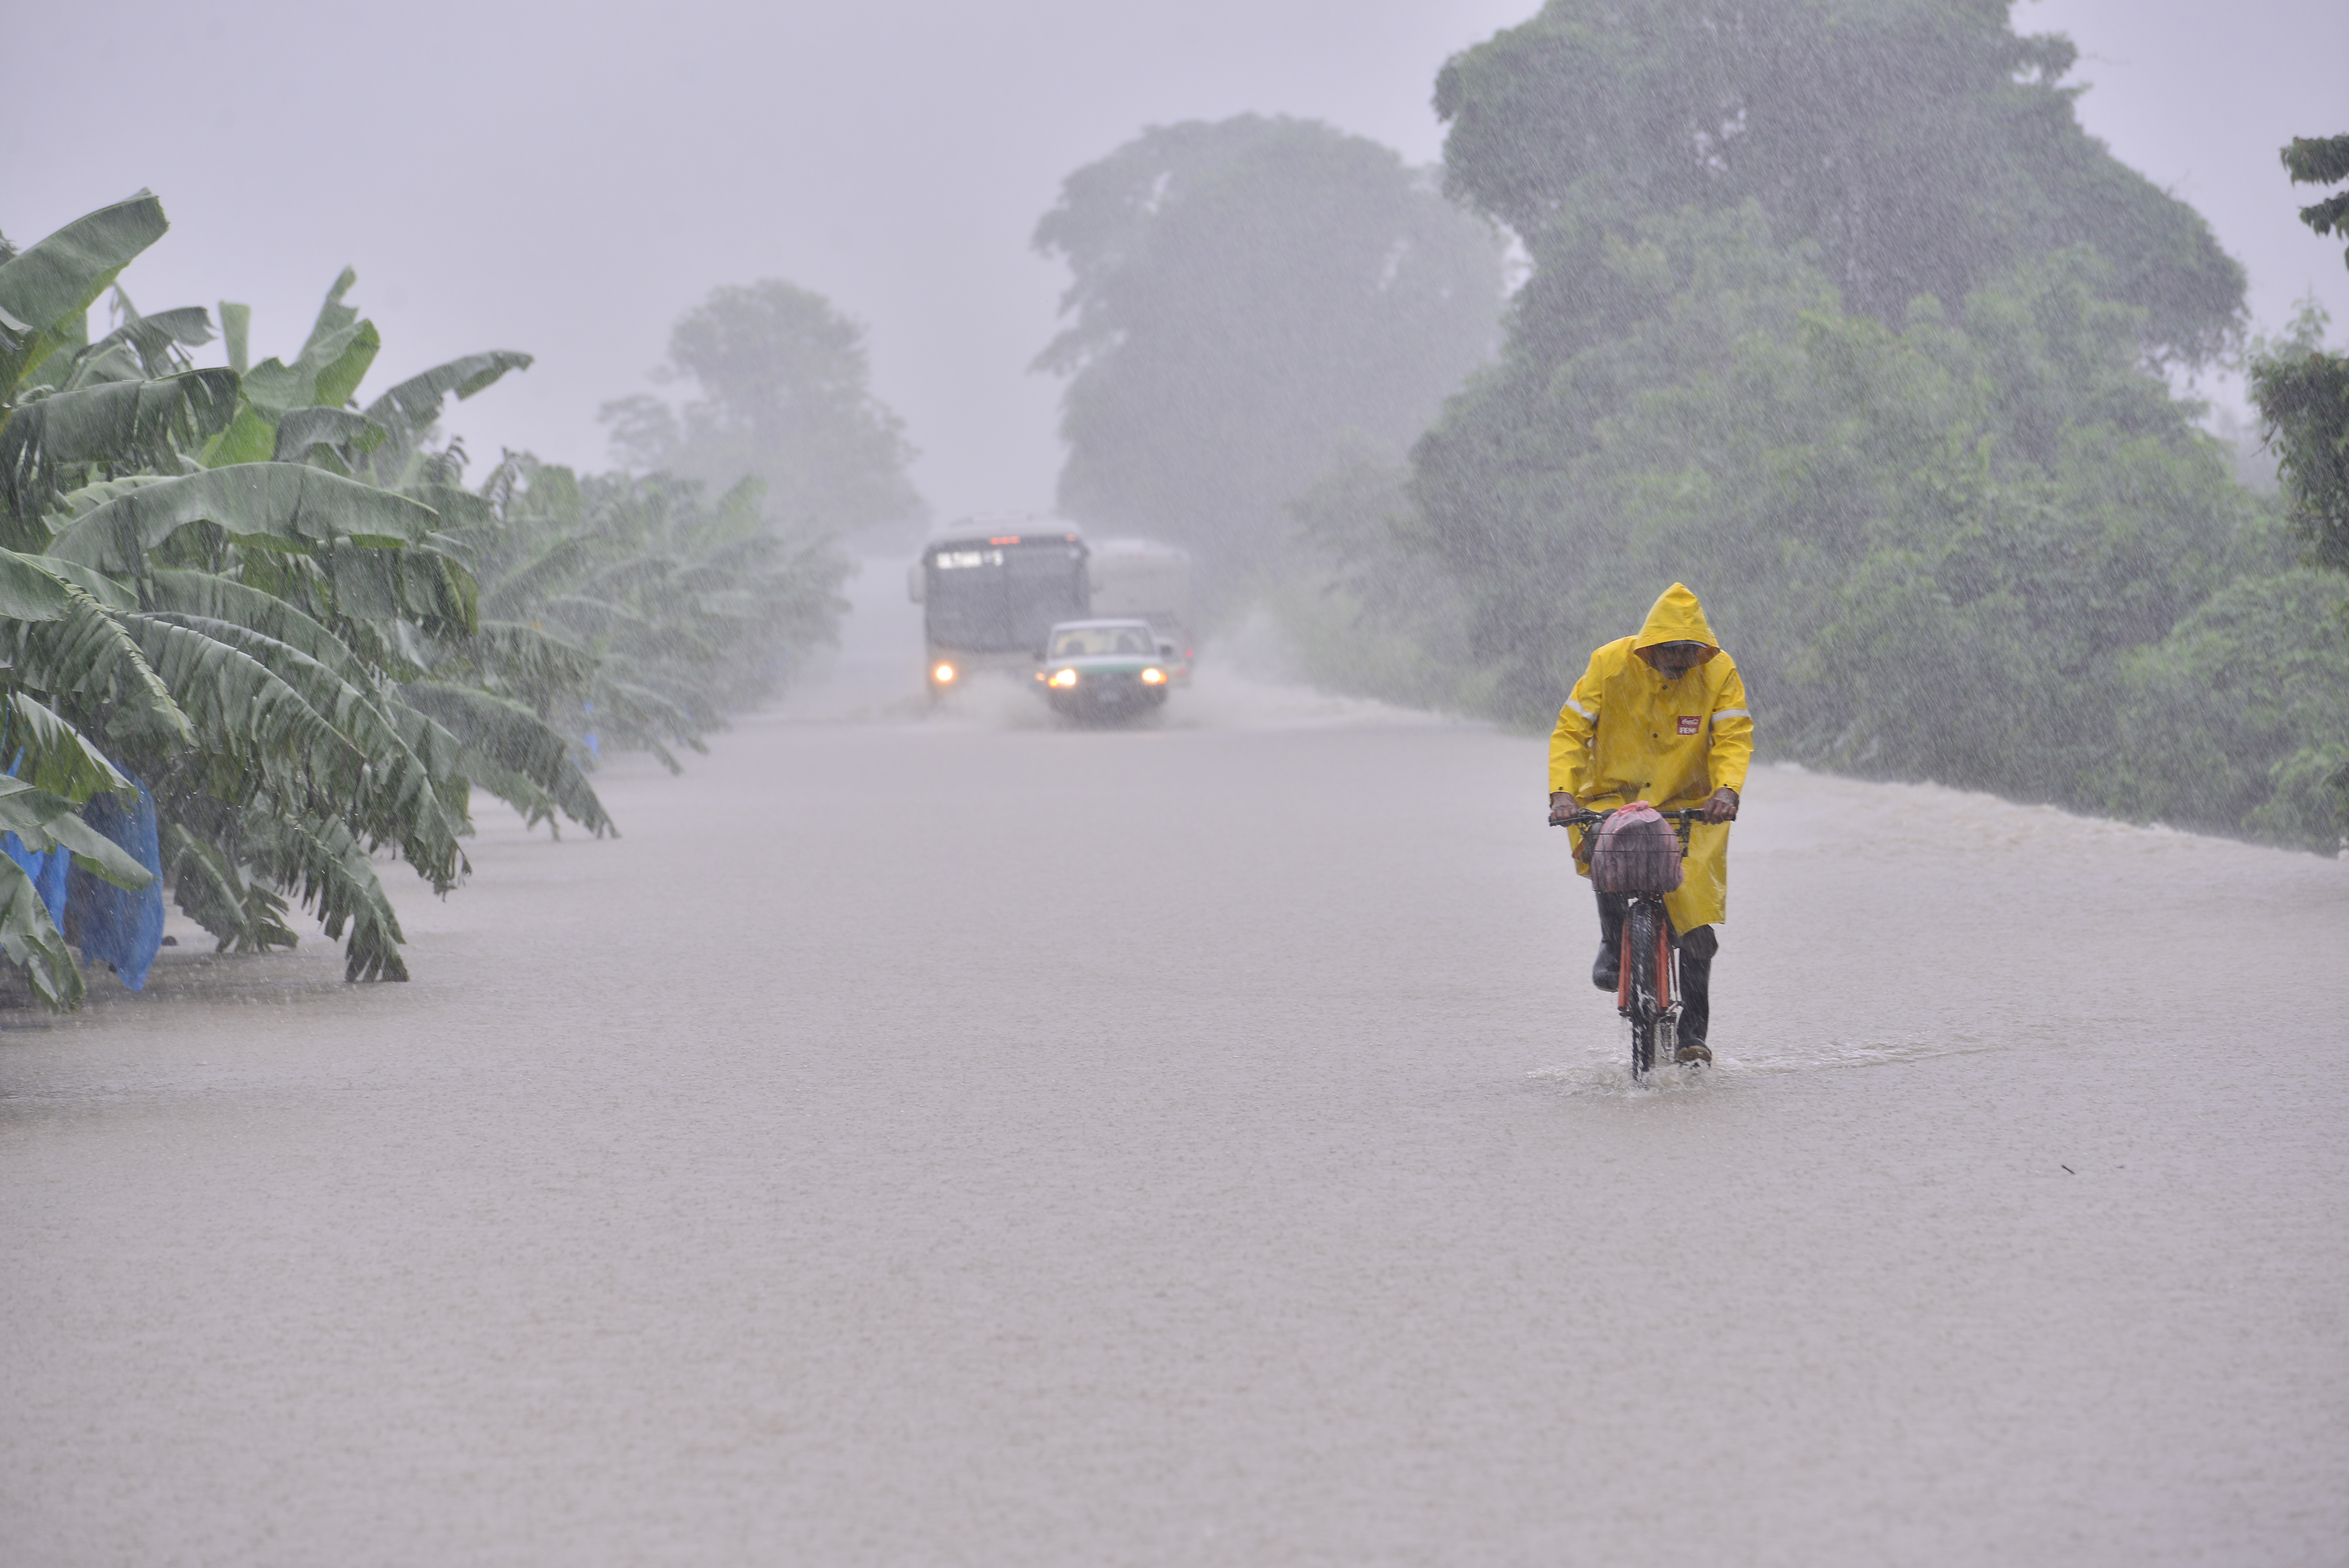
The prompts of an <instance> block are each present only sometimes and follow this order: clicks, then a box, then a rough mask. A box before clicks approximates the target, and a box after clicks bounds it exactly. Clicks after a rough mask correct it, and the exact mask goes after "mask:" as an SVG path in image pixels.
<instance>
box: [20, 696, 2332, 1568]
mask: <svg viewBox="0 0 2349 1568" xmlns="http://www.w3.org/2000/svg"><path fill="white" fill-rule="evenodd" d="M852 662H853V661H852ZM884 695H885V694H884ZM854 707H855V711H857V712H859V713H862V714H864V717H863V718H862V719H861V720H860V721H857V722H839V721H836V720H835V721H824V720H820V719H817V718H812V717H806V714H807V711H808V710H807V709H806V708H805V707H802V708H799V709H795V710H792V711H793V712H794V713H797V714H798V715H800V717H792V716H791V715H790V714H785V715H778V716H774V717H766V718H761V719H757V720H753V721H751V722H749V723H746V724H745V725H743V726H742V727H740V729H739V730H738V731H737V732H735V733H734V734H732V735H731V736H729V737H727V738H723V739H722V740H721V741H720V742H719V746H718V748H717V751H716V753H715V755H714V756H712V757H711V758H708V759H706V760H699V761H697V762H696V764H695V766H694V768H693V769H692V771H691V773H690V774H689V775H688V777H687V778H685V779H678V780H672V779H667V778H666V777H664V776H661V775H658V774H657V773H655V772H652V771H649V770H644V769H620V770H617V771H616V772H614V773H613V774H611V775H609V776H608V777H607V779H606V792H607V795H608V798H609V799H610V801H611V804H612V805H613V807H614V809H615V810H616V814H617V815H618V816H619V818H620V820H622V822H623V824H624V825H625V827H626V830H627V837H626V838H625V839H622V840H619V841H603V842H594V841H581V840H577V839H575V838H574V839H565V840H564V841H562V842H560V843H554V842H550V841H547V840H546V839H545V838H544V837H543V836H541V837H538V838H535V839H533V838H531V837H529V836H527V835H525V834H524V833H523V832H522V831H521V830H519V829H518V827H516V826H514V825H512V824H511V823H505V822H494V821H493V822H490V823H488V824H486V825H485V829H484V832H483V836H482V840H481V843H480V845H479V846H478V848H477V849H476V851H475V852H474V856H473V859H474V863H475V865H476V867H477V875H476V877H475V880H474V882H473V883H472V885H471V886H470V887H468V888H466V889H465V890H463V891H462V892H460V893H459V894H457V895H456V896H454V897H452V898H450V900H448V901H447V902H446V903H435V902H434V901H432V900H431V899H429V897H419V896H409V897H408V898H407V899H406V901H405V904H404V912H405V918H407V919H408V920H409V930H410V934H411V935H412V937H413V939H414V940H413V944H412V946H411V949H410V955H411V962H412V963H413V965H414V967H415V970H416V972H417V979H416V980H415V981H414V982H413V983H412V984H410V985H405V986H383V987H372V988H354V987H345V986H343V985H340V984H339V983H338V976H339V968H338V965H336V963H335V961H334V960H333V958H332V956H331V955H330V954H326V953H323V952H318V953H313V952H311V951H310V950H309V948H308V947H306V946H305V950H304V951H303V952H302V953H301V954H295V955H291V956H286V955H280V956H277V957H273V958H268V959H251V958H247V959H238V958H225V959H222V958H214V957H212V956H210V955H209V954H206V953H205V952H204V951H203V950H202V948H201V947H199V946H196V945H194V944H189V945H183V946H181V947H178V948H176V949H173V950H171V952H170V953H169V954H167V955H166V959H165V962H164V964H163V965H161V966H160V971H159V977H158V981H157V983H156V985H155V987H154V988H153V991H152V992H151V994H150V996H149V997H147V998H143V999H138V998H130V997H128V996H125V995H122V994H121V993H120V992H119V989H112V988H110V987H109V983H107V982H104V981H101V982H99V983H98V985H97V987H96V989H97V990H98V993H99V998H98V1003H97V1004H96V1005H95V1006H92V1007H91V1009H90V1010H89V1011H88V1013H87V1014H86V1015H84V1016H82V1017H81V1018H80V1019H78V1020H74V1021H68V1022H65V1023H61V1024H55V1025H51V1024H46V1023H44V1022H42V1021H41V1020H40V1019H39V1018H37V1017H36V1016H30V1015H27V1014H26V1013H24V1012H22V1011H17V1012H12V1013H9V1014H6V1015H5V1020H6V1026H5V1030H0V1192H5V1210H0V1243H5V1255H6V1258H7V1267H6V1269H5V1274H0V1324H4V1325H5V1330H0V1388H5V1391H6V1392H5V1399H0V1540H5V1542H6V1546H5V1551H0V1558H5V1561H6V1562H8V1563H12V1564H66V1563H74V1564H82V1563H140V1564H165V1563H236V1564H277V1563H285V1564H297V1563H300V1564H313V1563H336V1564H342V1565H360V1564H375V1563H384V1564H391V1563H516V1564H521V1563H566V1564H595V1563H786V1562H787V1563H888V1564H895V1563H905V1564H915V1563H922V1564H931V1563H1022V1564H1025V1563H1068V1564H1089V1565H1091V1564H1113V1563H1233V1564H1248V1565H1261V1564H1269V1563H1330V1564H1358V1563H1431V1564H1433V1563H1478V1564H1505V1563H1506V1564H1514V1563H1524V1564H1545V1565H1547V1564H1557V1563H1737V1564H1771V1563H1786V1564H1821V1563H1826V1564H1842V1563H1849V1564H1878V1563H1991V1562H2038V1563H2044V1562H2063V1563H2084V1564H2102V1563H2110V1564H2116V1565H2117V1564H2131V1565H2135V1564H2147V1563H2327V1562H2337V1561H2338V1560H2339V1551H2340V1542H2342V1541H2343V1540H2344V1539H2349V1321H2344V1310H2343V1300H2342V1298H2343V1294H2344V1285H2349V1258H2344V1246H2349V1242H2344V1238H2349V1200H2344V1196H2343V1194H2344V1191H2349V1185H2344V1178H2349V1169H2344V1167H2345V1166H2349V1157H2344V1140H2343V1131H2344V1125H2345V1124H2349V1123H2345V1122H2344V1111H2349V1092H2344V1082H2349V1078H2344V1073H2343V1070H2342V1068H2343V1060H2342V1057H2343V1047H2344V1026H2343V1024H2342V1021H2341V1020H2342V1018H2343V1017H2344V1005H2349V978H2344V965H2343V964H2342V962H2341V960H2342V954H2343V953H2344V937H2345V936H2349V868H2344V867H2343V866H2342V865H2340V864H2337V863H2333V862H2327V861H2318V860H2315V859H2313V858H2310V857H2305V856H2291V855H2285V854H2282V853H2276V852H2271V851H2261V850H2254V849H2250V848H2246V847H2243V846H2240V845H2234V844H2228V843H2220V842H2215V841H2207V840H2199V839H2194V838H2189V837H2185V836H2181V835H2176V834H2169V833H2162V832H2153V831H2139V830H2129V829H2123V828H2117V827H2111V826H2104V825H2097V824H2093V823H2085V822H2082V821H2079V820H2074V819H2070V818H2066V817H2063V816H2061V815H2058V814H2055V813H2053V812H2049V811H2044V810H2028V809H2022V808H2016V807H2013V806H2008V805H2003V804H2000V803H1997V802H1994V801H1989V800H1985V799H1979V798H1973V797H1968V796H1962V795H1959V794H1955V793H1951V792H1948V791H1943V790H1938V789H1911V788H1895V787H1882V786H1870V785H1863V784H1857V783H1851V782H1847V781H1839V780H1835V779H1823V778H1818V777H1814V776H1810V775H1806V774H1803V773H1800V772H1795V771H1792V770H1779V769H1765V770H1763V771H1761V772H1759V773H1757V775H1756V776H1755V778H1754V781H1753V786H1752V789H1751V790H1750V793H1749V798H1748V799H1749V811H1748V817H1747V820H1746V821H1745V822H1744V823H1743V824H1741V825H1740V827H1739V828H1738V830H1737V840H1736V843H1735V849H1734V852H1733V873H1732V874H1733V892H1732V900H1733V902H1732V922H1731V924H1730V927H1729V929H1728V932H1727V934H1726V940H1725V942H1724V944H1723V956H1722V958H1721V960H1720V962H1719V963H1718V965H1716V974H1717V979H1716V1002H1715V1017H1716V1028H1715V1041H1716V1044H1717V1045H1718V1047H1720V1049H1721V1052H1722V1056H1723V1062H1722V1064H1721V1066H1720V1067H1719V1068H1716V1069H1715V1070H1714V1071H1713V1072H1711V1073H1709V1074H1707V1075H1704V1076H1703V1077H1702V1078H1701V1079H1694V1080H1692V1081H1688V1082H1684V1083H1672V1084H1670V1085H1667V1086H1665V1087H1663V1088H1640V1089H1634V1088H1632V1087H1631V1086H1630V1084H1629V1083H1628V1081H1627V1079H1626V1077H1625V1074H1624V1073H1623V1071H1622V1068H1621V1067H1620V1065H1619V1063H1620V1061H1621V1058H1622V1055H1623V1051H1622V1047H1621V1044H1620V1042H1619V1039H1618V1037H1617V1032H1616V1026H1615V1024H1614V1020H1613V1017H1612V1014H1611V1011H1610V1008H1609V1004H1608V1002H1607V1001H1606V999H1604V998H1602V997H1600V996H1599V995H1598V994H1597V993H1595V992H1593V991H1591V990H1590V989H1589V987H1588V984H1587V982H1586V981H1585V980H1584V979H1583V978H1582V972H1583V971H1584V970H1585V969H1586V968H1587V965H1588V959H1589V955H1590V951H1589V950H1590V948H1591V946H1592V944H1593V940H1594V931H1593V927H1594V924H1595V923H1594V921H1593V919H1592V916H1591V914H1590V913H1589V911H1588V906H1587V902H1586V899H1585V895H1583V894H1582V893H1581V892H1580V891H1579V890H1578V888H1577V887H1576V886H1575V885H1573V883H1572V879H1571V878H1570V876H1568V874H1567V871H1566V861H1565V851H1564V846H1563V843H1562V842H1561V840H1562V839H1563V835H1560V834H1552V833H1547V832H1546V831H1545V830H1543V829H1542V828H1541V827H1540V825H1539V819H1540V812H1541V806H1542V800H1541V779H1540V758H1541V753H1540V748H1539V746H1538V745H1537V743H1535V742H1532V741H1529V740H1526V739H1524V738H1515V737H1508V736H1502V735H1497V734H1494V733H1491V732H1488V731H1485V730H1480V729H1476V728H1472V727H1451V726H1445V725H1440V724H1434V723H1430V722H1426V721H1423V720H1414V719H1411V718H1409V717H1407V716H1398V715H1393V714H1391V713H1387V712H1384V711H1382V710H1380V709H1377V708H1375V707H1370V706H1367V705H1360V704H1344V703H1335V702H1330V701H1328V700H1326V699H1317V698H1311V697H1307V696H1298V695H1296V694H1285V693H1280V692H1277V691H1267V690H1265V689H1262V688H1250V687H1247V686H1242V685H1240V684H1238V683H1236V682H1229V681H1226V682H1224V683H1222V684H1221V685H1216V684H1214V683H1210V684H1208V685H1205V686H1202V687H1201V688H1200V689H1199V690H1197V691H1195V692H1193V693H1188V694H1182V695H1181V696H1178V698H1177V702H1176V705H1175V706H1174V707H1172V708H1170V710H1169V713H1168V722H1167V723H1166V724H1165V725H1164V727H1159V728H1157V729H1154V730H1151V731H1146V732H1139V733H1072V732H1066V731H1059V730H1054V729H1051V728H1050V727H1044V726H1042V725H1040V724H1039V723H1037V722H1035V720H1034V715H1033V714H1032V711H1030V710H1028V709H1025V708H1022V707H1018V706H1017V705H1013V706H1009V707H997V708H995V709H992V710H988V709H983V708H981V709H974V710H973V711H967V712H963V713H959V714H949V715H947V716H944V717H939V718H936V719H932V720H927V721H924V720H918V719H916V718H913V717H906V716H905V710H904V709H903V708H902V707H892V705H891V703H890V701H887V700H879V699H875V700H871V701H867V700H864V698H862V697H860V698H859V700H858V702H857V704H855V705H854Z"/></svg>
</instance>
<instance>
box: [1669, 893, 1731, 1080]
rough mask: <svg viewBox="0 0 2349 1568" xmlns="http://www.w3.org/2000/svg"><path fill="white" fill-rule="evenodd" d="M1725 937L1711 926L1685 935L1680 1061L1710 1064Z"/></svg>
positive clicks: (1698, 928)
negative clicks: (1718, 958)
mask: <svg viewBox="0 0 2349 1568" xmlns="http://www.w3.org/2000/svg"><path fill="white" fill-rule="evenodd" d="M1720 951H1721V934H1720V933H1719V932H1717V931H1715V930H1714V929H1713V927H1712V926H1710V925H1700V926H1698V927H1697V928H1696V929H1695V930H1694V931H1685V932H1682V934H1681V1026H1680V1048H1679V1052H1678V1056H1679V1059H1680V1060H1682V1061H1700V1062H1709V1061H1711V1060H1713V1049H1712V1047H1709V1046H1707V1045H1706V1044H1705V1035H1706V1033H1707V1031H1708V1030H1710V1029H1711V1028H1712V1026H1713V954H1716V953H1718V952H1720Z"/></svg>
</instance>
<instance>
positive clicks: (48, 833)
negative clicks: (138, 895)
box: [0, 774, 155, 892]
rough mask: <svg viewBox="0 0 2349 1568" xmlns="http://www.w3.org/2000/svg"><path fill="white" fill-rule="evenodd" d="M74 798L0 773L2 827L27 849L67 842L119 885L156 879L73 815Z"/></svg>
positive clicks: (94, 870)
mask: <svg viewBox="0 0 2349 1568" xmlns="http://www.w3.org/2000/svg"><path fill="white" fill-rule="evenodd" d="M75 809H76V808H75V802H73V801H71V800H68V799H66V798H65V797H64V796H62V795H54V794H51V793H50V792H49V791H48V790H47V789H36V788H35V787H34V786H32V785H30V784H27V783H26V782H25V780H23V779H12V778H9V777H8V776H6V775H5V774H0V832H10V833H14V834H16V836H17V837H18V838H19V839H22V840H23V841H25V846H26V848H27V849H33V850H51V849H56V848H57V847H58V846H59V845H63V846H64V847H65V848H66V849H67V850H70V851H73V858H74V860H75V861H77V862H78V863H79V864H80V865H81V867H82V868H83V869H84V870H85V871H88V872H90V873H91V874H92V875H94V876H98V877H101V878H103V879H104V880H106V881H108V882H112V883H113V884H114V885H115V886H117V887H119V888H127V889H129V890H131V891H132V892H136V891H137V890H139V889H140V888H142V887H145V886H146V885H147V884H148V883H149V882H153V881H154V880H155V873H154V872H150V871H149V870H148V869H147V868H146V867H145V866H142V865H140V863H139V862H138V861H136V860H134V859H132V858H131V856H130V854H129V851H126V850H124V849H123V847H122V846H121V845H119V844H118V843H116V842H115V841H113V840H112V839H109V838H108V837H107V836H106V835H105V834H103V833H101V832H99V831H98V830H97V829H95V828H93V827H91V826H90V825H89V824H88V822H85V821H83V820H81V819H80V818H79V817H78V816H77V815H75Z"/></svg>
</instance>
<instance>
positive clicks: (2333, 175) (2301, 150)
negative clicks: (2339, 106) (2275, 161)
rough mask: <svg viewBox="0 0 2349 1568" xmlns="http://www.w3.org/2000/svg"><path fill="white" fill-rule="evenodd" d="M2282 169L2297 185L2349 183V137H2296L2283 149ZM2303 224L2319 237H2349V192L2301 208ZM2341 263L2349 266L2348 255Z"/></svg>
mask: <svg viewBox="0 0 2349 1568" xmlns="http://www.w3.org/2000/svg"><path fill="white" fill-rule="evenodd" d="M2283 166H2284V169H2285V170H2287V171H2288V172H2289V173H2290V174H2291V175H2292V183H2293V184H2295V185H2338V184H2340V183H2341V182H2342V181H2344V180H2349V136H2295V137H2293V138H2292V140H2291V141H2290V142H2289V143H2288V144H2286V145H2285V147H2284V150H2283ZM2300 221H2301V222H2303V223H2305V224H2307V225H2308V226H2309V227H2310V228H2311V229H2313V230H2314V231H2315V232H2317V233H2319V234H2349V191H2337V192H2335V193H2334V194H2333V195H2331V196H2328V197H2326V198H2325V199H2324V200H2323V201H2319V202H2316V203H2314V204H2313V205H2312V206H2307V207H2302V209H2301V210H2300ZM2342 261H2343V262H2344V263H2349V251H2344V253H2342Z"/></svg>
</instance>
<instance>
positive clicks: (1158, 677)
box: [1142, 669, 1166, 686]
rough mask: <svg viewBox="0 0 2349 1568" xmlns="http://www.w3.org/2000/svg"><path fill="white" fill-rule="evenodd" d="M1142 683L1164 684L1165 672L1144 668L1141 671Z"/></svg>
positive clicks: (1149, 684)
mask: <svg viewBox="0 0 2349 1568" xmlns="http://www.w3.org/2000/svg"><path fill="white" fill-rule="evenodd" d="M1142 684H1143V686H1164V685H1165V684H1166V672H1165V671H1164V670H1160V669H1149V670H1144V671H1143V672H1142Z"/></svg>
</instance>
